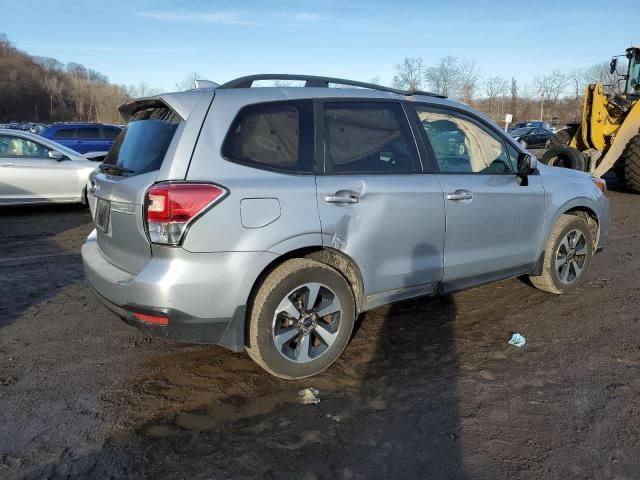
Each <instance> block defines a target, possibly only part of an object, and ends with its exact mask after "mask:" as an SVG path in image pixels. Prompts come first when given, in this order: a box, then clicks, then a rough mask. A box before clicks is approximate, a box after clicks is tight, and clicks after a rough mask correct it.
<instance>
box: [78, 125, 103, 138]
mask: <svg viewBox="0 0 640 480" xmlns="http://www.w3.org/2000/svg"><path fill="white" fill-rule="evenodd" d="M76 133H77V134H76V138H83V139H94V138H100V129H99V128H94V127H91V128H78V130H77V132H76Z"/></svg>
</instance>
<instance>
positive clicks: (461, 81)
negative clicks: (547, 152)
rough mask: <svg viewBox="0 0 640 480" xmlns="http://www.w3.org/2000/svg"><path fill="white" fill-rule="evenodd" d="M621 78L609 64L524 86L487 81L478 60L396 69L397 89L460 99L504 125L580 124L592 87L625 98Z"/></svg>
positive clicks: (407, 62)
mask: <svg viewBox="0 0 640 480" xmlns="http://www.w3.org/2000/svg"><path fill="white" fill-rule="evenodd" d="M619 79H620V76H619V75H617V74H616V73H613V74H612V73H610V71H609V62H606V61H605V62H601V63H597V64H595V65H592V66H591V67H589V68H576V69H573V70H571V71H569V72H563V71H560V70H554V71H552V72H550V73H548V74H545V75H541V76H537V77H535V78H534V80H533V82H531V83H520V82H518V81H517V80H516V79H515V78H513V77H511V78H505V77H502V76H488V77H483V76H482V75H481V73H480V69H479V67H478V65H477V63H476V62H475V61H474V60H467V59H459V58H457V57H453V56H450V55H447V56H444V57H442V58H440V59H439V60H438V61H437V62H435V63H434V64H432V65H426V64H425V62H424V61H423V59H422V58H420V57H406V58H405V59H404V60H403V61H402V63H399V64H397V65H396V66H395V75H394V77H393V81H392V86H394V87H396V88H402V89H407V90H430V91H432V92H433V93H438V94H440V95H446V96H449V97H455V98H459V99H460V100H462V101H463V102H465V103H467V104H469V105H472V106H473V107H475V108H477V109H478V110H480V111H482V112H483V113H485V114H486V115H488V116H489V117H491V118H493V119H494V120H496V121H497V122H499V123H501V122H504V118H505V115H506V114H512V115H513V118H514V122H515V121H524V120H535V119H542V120H545V121H548V122H551V121H552V120H553V122H554V123H558V124H559V125H564V124H565V123H567V122H575V121H579V120H580V117H581V115H582V102H583V98H584V91H585V88H586V86H587V85H588V84H590V83H595V82H596V81H599V82H602V83H604V84H605V85H610V87H609V88H611V89H612V90H613V91H615V92H616V93H620V88H621V84H620V83H619Z"/></svg>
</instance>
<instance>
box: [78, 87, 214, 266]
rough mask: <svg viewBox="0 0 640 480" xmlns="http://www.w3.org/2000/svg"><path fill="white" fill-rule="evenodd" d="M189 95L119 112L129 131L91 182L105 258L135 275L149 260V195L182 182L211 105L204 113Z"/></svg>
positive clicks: (134, 103)
mask: <svg viewBox="0 0 640 480" xmlns="http://www.w3.org/2000/svg"><path fill="white" fill-rule="evenodd" d="M191 93H192V92H185V93H182V94H169V95H163V96H159V97H153V98H147V99H140V100H135V101H130V102H128V103H127V104H125V105H123V106H122V107H121V108H120V111H121V113H122V114H123V117H125V119H128V120H129V121H128V123H127V126H126V127H125V129H124V130H123V131H122V133H121V134H120V135H119V136H118V138H117V139H116V141H115V142H114V144H113V147H112V148H111V150H110V151H109V154H108V155H107V157H106V158H105V160H104V162H103V164H102V165H100V168H99V169H98V170H96V171H94V172H93V173H92V174H91V177H90V180H89V183H90V184H89V188H88V190H89V195H91V196H93V197H95V198H90V204H91V205H92V209H91V210H92V214H93V218H94V222H95V224H96V230H97V241H98V246H99V248H100V251H101V253H102V256H103V257H104V258H105V259H106V260H108V261H109V262H110V263H111V264H113V265H115V266H117V267H118V268H120V269H122V270H124V271H126V272H129V273H131V274H134V275H135V274H137V273H138V272H140V271H141V270H142V269H143V268H144V266H145V265H146V264H147V263H148V262H149V260H150V258H151V244H150V242H149V239H148V235H147V230H146V225H145V209H144V202H145V194H146V192H147V190H148V189H149V187H151V185H153V184H154V183H155V182H157V181H161V180H181V179H184V177H185V175H186V169H187V168H188V160H189V158H190V155H191V154H192V152H193V148H194V146H195V140H196V139H197V135H198V133H199V131H200V128H201V126H202V121H203V120H204V114H205V113H206V110H207V108H208V106H209V104H210V102H208V103H207V105H206V107H205V108H204V109H202V108H200V107H199V106H198V101H197V100H198V99H201V98H200V97H201V94H198V95H195V96H194V95H191V97H190V98H189V95H190V94H191ZM196 93H197V92H196ZM185 96H186V101H185ZM210 97H212V95H210ZM194 111H195V112H201V113H200V115H196V117H198V116H201V117H202V118H200V119H198V118H193V115H192V114H193V113H194ZM202 112H204V113H202ZM187 119H189V122H187V121H186V120H187ZM191 120H194V122H192V121H191ZM198 120H199V121H198ZM192 123H194V124H195V125H192ZM187 124H188V125H187ZM190 131H191V132H190ZM194 131H195V132H196V133H195V134H194ZM181 144H182V145H181ZM185 154H186V155H185ZM176 156H180V157H181V158H180V159H179V161H178V162H177V164H178V165H177V166H176V165H167V164H171V163H173V161H174V158H175V157H176ZM185 156H186V157H188V158H186V161H185V158H184V157H185Z"/></svg>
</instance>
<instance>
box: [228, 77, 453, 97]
mask: <svg viewBox="0 0 640 480" xmlns="http://www.w3.org/2000/svg"><path fill="white" fill-rule="evenodd" d="M258 80H302V81H304V82H305V85H304V86H305V87H325V88H326V87H328V86H329V84H330V83H335V84H337V85H345V86H350V87H359V88H369V89H371V90H379V91H381V92H390V93H396V94H398V95H405V96H413V95H426V96H429V97H438V98H447V97H446V96H445V95H439V94H437V93H431V92H423V91H421V90H401V89H398V88H392V87H385V86H384V85H376V84H375V83H366V82H358V81H357V80H347V79H344V78H334V77H320V76H315V75H290V74H286V73H282V74H278V73H263V74H259V75H248V76H246V77H240V78H236V79H235V80H230V81H228V82H226V83H223V84H222V85H220V86H219V87H218V88H251V86H252V85H253V82H255V81H258Z"/></svg>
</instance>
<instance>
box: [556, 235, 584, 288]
mask: <svg viewBox="0 0 640 480" xmlns="http://www.w3.org/2000/svg"><path fill="white" fill-rule="evenodd" d="M587 253H588V247H587V238H586V237H585V235H584V234H583V233H582V232H581V231H580V230H571V231H570V232H569V233H567V234H566V235H565V236H564V238H563V239H562V241H561V242H560V245H559V246H558V249H557V251H556V262H555V267H556V273H557V274H558V278H559V279H560V281H561V282H562V283H564V284H571V283H573V282H575V281H576V279H577V278H578V277H579V276H580V273H581V272H582V270H583V269H584V267H585V264H586V261H587Z"/></svg>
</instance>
